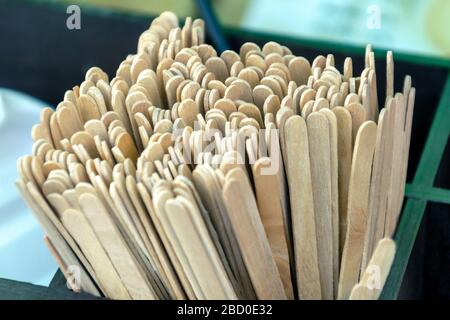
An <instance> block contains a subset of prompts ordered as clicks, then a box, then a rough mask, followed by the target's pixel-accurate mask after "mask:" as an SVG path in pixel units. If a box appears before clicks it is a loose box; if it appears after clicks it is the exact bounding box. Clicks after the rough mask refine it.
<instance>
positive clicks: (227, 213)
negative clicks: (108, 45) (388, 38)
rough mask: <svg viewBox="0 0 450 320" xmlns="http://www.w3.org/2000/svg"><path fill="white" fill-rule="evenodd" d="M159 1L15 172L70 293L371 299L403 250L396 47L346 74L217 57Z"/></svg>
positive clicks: (403, 104)
mask: <svg viewBox="0 0 450 320" xmlns="http://www.w3.org/2000/svg"><path fill="white" fill-rule="evenodd" d="M204 38H205V30H204V22H203V21H202V20H201V19H195V20H192V19H191V18H186V20H185V22H184V25H183V26H180V25H179V22H178V18H177V17H176V16H175V15H174V14H173V13H170V12H164V13H162V14H161V15H160V16H159V17H158V18H156V19H154V20H153V21H152V23H151V26H150V28H149V29H148V30H146V31H145V32H144V33H142V35H141V36H140V38H139V43H138V47H137V53H136V54H133V55H129V56H128V57H126V59H125V60H124V61H123V62H122V63H121V64H120V66H119V68H118V69H117V72H116V75H115V77H114V78H113V79H112V80H109V77H108V75H107V74H106V73H105V72H103V71H102V70H101V69H100V68H98V67H93V68H91V69H89V71H88V72H87V73H86V78H85V80H84V81H83V82H82V83H81V84H80V86H75V87H73V88H72V89H71V90H68V91H66V93H65V95H64V100H63V101H62V102H61V103H60V104H59V105H58V106H57V108H56V111H54V110H52V109H50V108H46V109H43V110H42V113H41V119H40V120H41V121H40V123H39V124H36V125H35V126H34V127H33V128H32V138H33V140H34V145H33V150H32V155H29V156H24V157H22V158H20V159H19V160H18V171H19V174H20V179H19V180H18V181H17V186H18V188H19V190H20V191H21V193H22V196H23V198H24V199H25V201H26V202H27V204H28V205H29V207H30V208H31V209H32V211H33V213H34V214H35V216H36V217H37V219H38V220H39V222H40V224H41V225H42V227H43V229H44V230H45V233H46V237H45V241H46V243H47V245H48V247H49V249H50V251H51V252H52V254H53V255H54V257H55V259H56V261H57V262H58V264H59V266H60V269H61V270H62V272H63V273H64V275H65V276H66V278H67V279H68V280H69V281H68V282H69V284H70V285H71V287H72V289H73V290H75V291H83V292H88V293H91V294H93V295H97V296H105V297H108V298H112V299H294V298H299V299H349V298H350V299H376V298H377V297H378V296H379V294H380V291H381V289H382V287H383V285H384V283H385V280H386V277H387V275H388V273H389V270H390V267H391V264H392V261H393V258H394V255H395V243H394V242H393V241H392V240H391V238H392V236H393V233H394V231H395V228H396V223H397V220H398V216H399V214H400V211H401V207H402V201H403V190H404V185H405V178H406V169H407V163H408V151H409V143H410V133H411V123H412V115H413V107H414V94H415V89H414V88H412V87H411V79H410V77H409V76H407V77H406V78H405V81H404V87H403V92H401V93H395V94H394V81H393V73H394V64H393V56H392V53H391V52H388V54H387V64H386V93H385V96H386V99H385V103H384V105H385V106H384V108H382V109H381V110H380V111H379V106H378V94H379V92H378V90H377V85H376V72H375V59H374V53H373V52H372V48H371V47H370V46H368V47H367V49H366V53H365V69H364V70H363V71H362V72H361V74H360V75H356V74H354V72H353V68H352V60H351V58H346V59H345V63H344V66H343V73H341V72H340V71H339V70H338V69H337V68H336V66H335V62H334V57H333V55H331V54H329V55H328V56H326V57H325V56H318V57H316V58H315V59H314V61H313V62H312V63H310V62H309V61H308V60H307V59H305V58H303V57H298V56H294V55H293V54H292V52H291V51H290V50H289V48H287V47H285V46H282V45H280V44H278V43H275V42H268V43H266V44H265V45H264V46H263V47H262V48H260V47H259V46H258V45H256V44H254V43H245V44H243V45H242V47H241V48H240V52H239V53H236V52H234V51H231V50H227V51H224V52H223V53H221V54H220V56H219V55H218V54H217V52H216V51H215V50H214V48H213V47H212V46H210V45H207V44H205V43H204Z"/></svg>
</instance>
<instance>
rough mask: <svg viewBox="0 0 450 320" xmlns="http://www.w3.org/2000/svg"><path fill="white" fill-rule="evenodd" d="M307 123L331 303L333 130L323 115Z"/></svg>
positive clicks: (325, 292) (325, 293)
mask: <svg viewBox="0 0 450 320" xmlns="http://www.w3.org/2000/svg"><path fill="white" fill-rule="evenodd" d="M306 123H307V127H308V139H309V155H310V159H311V178H312V187H313V198H314V214H315V220H316V233H317V249H318V258H319V271H320V282H321V289H322V298H323V299H326V300H330V299H333V296H334V289H333V226H332V209H331V156H330V132H329V130H330V129H329V125H328V120H327V117H326V116H325V115H324V114H323V113H320V112H313V113H311V114H310V115H309V116H308V119H307V120H306Z"/></svg>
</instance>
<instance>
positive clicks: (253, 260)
mask: <svg viewBox="0 0 450 320" xmlns="http://www.w3.org/2000/svg"><path fill="white" fill-rule="evenodd" d="M223 196H224V200H225V205H226V207H227V209H228V214H229V217H230V221H231V224H232V226H233V230H234V232H235V234H236V238H237V240H238V243H239V247H240V248H241V251H242V256H243V258H244V262H245V266H246V267H247V270H248V272H249V275H250V278H251V280H252V284H253V287H254V288H255V292H256V295H257V297H258V299H286V294H285V292H284V288H283V284H282V282H281V279H280V275H279V273H278V269H277V266H276V264H275V261H274V259H273V256H272V252H271V250H270V245H269V242H268V241H267V238H266V236H265V233H264V227H263V225H262V223H261V219H260V217H259V212H258V208H257V206H256V201H255V198H254V195H253V193H252V190H251V186H250V184H249V182H248V178H247V176H246V174H245V173H244V171H243V170H242V169H241V168H235V169H233V170H231V171H230V172H228V174H227V177H226V182H225V185H224V188H223Z"/></svg>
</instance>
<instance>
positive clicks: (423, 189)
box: [380, 73, 450, 299]
mask: <svg viewBox="0 0 450 320" xmlns="http://www.w3.org/2000/svg"><path fill="white" fill-rule="evenodd" d="M449 134H450V73H449V75H448V76H447V81H446V83H445V87H444V90H443V93H442V96H441V100H440V102H439V105H438V107H437V109H436V113H435V115H434V119H433V123H432V125H431V129H430V131H429V133H428V138H427V141H426V144H425V147H424V150H423V152H422V156H421V158H420V161H419V166H418V167H417V170H416V174H415V176H414V180H413V182H412V183H411V184H410V185H408V186H407V188H406V196H407V198H408V200H407V202H406V205H405V208H404V210H403V214H402V216H401V219H400V223H399V226H398V228H397V231H396V233H395V237H394V239H395V242H396V244H397V253H396V255H395V258H394V263H393V265H392V268H391V272H390V273H389V276H388V278H387V280H386V284H385V286H384V288H383V292H382V293H381V297H380V299H396V298H397V296H398V293H399V290H400V286H401V283H402V279H403V275H404V273H405V270H406V266H407V265H408V260H409V256H410V254H411V250H412V248H413V245H414V241H415V239H416V236H417V232H418V230H419V226H420V223H421V222H422V218H423V215H424V212H425V208H426V205H427V202H428V201H432V202H441V203H446V204H449V203H450V190H447V189H440V188H434V186H433V184H434V179H435V177H436V174H437V172H438V170H439V165H440V163H441V159H442V156H443V154H444V150H445V147H446V145H447V141H448V137H449Z"/></svg>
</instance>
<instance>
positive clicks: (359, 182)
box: [338, 121, 377, 299]
mask: <svg viewBox="0 0 450 320" xmlns="http://www.w3.org/2000/svg"><path fill="white" fill-rule="evenodd" d="M376 133H377V125H376V124H375V123H374V122H373V121H367V122H365V123H363V125H362V126H361V127H360V129H359V130H358V135H357V136H356V141H355V151H354V153H353V160H352V171H351V174H350V183H349V196H348V214H347V233H346V237H345V245H344V251H343V252H342V262H341V273H340V277H339V290H338V298H339V299H348V297H349V296H350V291H351V289H352V287H353V286H354V285H355V284H356V283H357V282H358V276H359V270H360V265H361V259H362V254H363V247H364V237H365V234H366V232H367V211H368V205H369V203H368V201H369V191H370V190H369V189H370V188H369V186H370V179H371V172H372V160H373V152H374V148H375V141H376Z"/></svg>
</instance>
